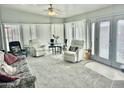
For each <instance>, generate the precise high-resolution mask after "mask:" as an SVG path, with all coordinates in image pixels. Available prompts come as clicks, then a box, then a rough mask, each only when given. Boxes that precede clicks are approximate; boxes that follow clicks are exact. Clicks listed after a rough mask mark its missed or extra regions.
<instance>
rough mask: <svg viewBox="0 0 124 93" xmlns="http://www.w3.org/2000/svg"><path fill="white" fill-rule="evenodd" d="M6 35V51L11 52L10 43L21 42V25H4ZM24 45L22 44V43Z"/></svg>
mask: <svg viewBox="0 0 124 93" xmlns="http://www.w3.org/2000/svg"><path fill="white" fill-rule="evenodd" d="M4 33H5V45H6V47H5V48H6V50H7V51H9V42H11V41H20V42H22V40H21V35H20V25H18V24H17V25H16V24H14V25H7V24H4ZM21 44H22V43H21Z"/></svg>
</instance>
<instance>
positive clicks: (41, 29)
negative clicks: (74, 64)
mask: <svg viewBox="0 0 124 93" xmlns="http://www.w3.org/2000/svg"><path fill="white" fill-rule="evenodd" d="M36 29H37V38H38V39H40V41H41V43H42V44H45V45H46V46H47V45H48V43H49V42H50V38H51V34H50V24H37V25H36Z"/></svg>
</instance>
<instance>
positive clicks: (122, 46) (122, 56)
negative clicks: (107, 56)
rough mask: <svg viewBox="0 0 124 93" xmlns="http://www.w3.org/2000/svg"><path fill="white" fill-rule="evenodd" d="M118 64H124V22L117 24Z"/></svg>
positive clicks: (120, 21)
mask: <svg viewBox="0 0 124 93" xmlns="http://www.w3.org/2000/svg"><path fill="white" fill-rule="evenodd" d="M116 62H119V63H124V20H119V21H118V22H117V34H116Z"/></svg>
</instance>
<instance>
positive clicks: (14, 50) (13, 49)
mask: <svg viewBox="0 0 124 93" xmlns="http://www.w3.org/2000/svg"><path fill="white" fill-rule="evenodd" d="M12 51H13V53H18V52H20V51H21V49H20V47H19V46H12Z"/></svg>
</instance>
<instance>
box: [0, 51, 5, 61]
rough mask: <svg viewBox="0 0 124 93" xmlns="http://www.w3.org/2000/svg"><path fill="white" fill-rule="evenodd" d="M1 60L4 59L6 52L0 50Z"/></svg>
mask: <svg viewBox="0 0 124 93" xmlns="http://www.w3.org/2000/svg"><path fill="white" fill-rule="evenodd" d="M0 60H1V61H4V52H2V51H0Z"/></svg>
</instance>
